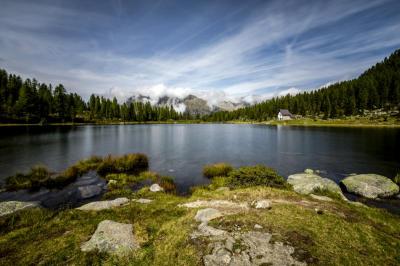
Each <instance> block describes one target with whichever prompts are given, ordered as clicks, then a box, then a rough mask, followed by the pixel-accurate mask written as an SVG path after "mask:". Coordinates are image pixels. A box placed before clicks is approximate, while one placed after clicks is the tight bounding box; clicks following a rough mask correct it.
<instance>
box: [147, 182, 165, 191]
mask: <svg viewBox="0 0 400 266" xmlns="http://www.w3.org/2000/svg"><path fill="white" fill-rule="evenodd" d="M150 191H151V192H159V191H164V189H163V188H162V187H160V185H159V184H153V185H151V186H150Z"/></svg>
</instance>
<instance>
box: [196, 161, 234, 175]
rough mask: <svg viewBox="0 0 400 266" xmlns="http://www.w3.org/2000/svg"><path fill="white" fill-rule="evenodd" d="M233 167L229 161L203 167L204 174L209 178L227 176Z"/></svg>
mask: <svg viewBox="0 0 400 266" xmlns="http://www.w3.org/2000/svg"><path fill="white" fill-rule="evenodd" d="M232 169H233V167H232V165H230V164H228V163H215V164H208V165H205V166H204V167H203V175H204V176H205V177H208V178H213V177H216V176H227V175H228V174H229V173H230V172H231V171H232Z"/></svg>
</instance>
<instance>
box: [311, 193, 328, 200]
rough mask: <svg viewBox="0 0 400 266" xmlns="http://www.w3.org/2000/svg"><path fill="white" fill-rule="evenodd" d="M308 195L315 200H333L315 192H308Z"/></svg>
mask: <svg viewBox="0 0 400 266" xmlns="http://www.w3.org/2000/svg"><path fill="white" fill-rule="evenodd" d="M310 197H311V198H313V199H316V200H320V201H333V199H331V198H329V197H326V196H320V195H315V194H310Z"/></svg>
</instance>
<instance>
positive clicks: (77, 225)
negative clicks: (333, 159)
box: [0, 186, 400, 265]
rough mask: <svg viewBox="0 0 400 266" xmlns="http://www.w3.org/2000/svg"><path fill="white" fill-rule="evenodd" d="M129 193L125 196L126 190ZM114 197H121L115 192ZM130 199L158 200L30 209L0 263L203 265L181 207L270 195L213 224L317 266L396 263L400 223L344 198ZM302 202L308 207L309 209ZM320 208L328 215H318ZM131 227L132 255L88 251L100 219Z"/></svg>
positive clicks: (4, 232)
mask: <svg viewBox="0 0 400 266" xmlns="http://www.w3.org/2000/svg"><path fill="white" fill-rule="evenodd" d="M123 195H124V196H127V194H126V192H124V193H123ZM114 196H117V194H116V193H114ZM128 197H129V198H139V197H142V198H149V199H153V202H152V203H150V204H139V203H134V202H131V203H130V204H128V205H126V206H123V207H120V208H115V209H110V210H104V211H98V212H82V211H79V210H76V209H65V210H61V211H50V210H46V209H31V210H25V211H21V212H19V213H17V214H14V215H10V216H8V217H3V218H0V225H1V226H0V228H1V229H0V254H1V256H0V264H1V265H33V264H43V265H67V264H68V265H71V264H73V265H89V264H90V265H100V264H102V265H199V264H201V253H202V252H203V251H204V250H203V249H204V243H203V244H199V243H195V242H192V241H190V234H191V232H193V230H194V228H195V227H196V226H197V223H196V222H195V220H194V219H193V217H194V216H195V213H196V210H194V209H185V208H180V207H178V206H177V205H178V204H180V203H185V202H191V201H195V200H197V199H203V200H204V199H207V200H212V199H219V200H222V199H224V200H234V201H237V202H251V201H252V200H256V199H260V198H266V199H270V200H273V202H281V203H276V204H273V207H272V209H271V210H269V211H260V210H256V209H251V210H249V211H247V212H246V214H245V215H243V214H240V215H239V214H238V215H228V216H224V217H222V218H219V219H217V220H215V221H213V223H212V226H214V227H217V228H220V229H223V230H228V231H233V230H234V229H235V227H236V226H240V227H241V228H242V229H241V230H243V231H247V230H253V228H254V225H255V224H259V225H261V226H262V227H263V229H262V230H263V231H265V232H269V233H273V235H274V241H283V242H284V243H289V244H290V245H292V246H294V247H295V249H296V250H301V253H299V254H297V256H298V259H300V260H303V261H305V262H309V263H310V264H315V265H383V264H385V265H398V264H399V263H400V257H399V254H398V250H399V248H400V236H399V232H400V218H399V217H396V216H394V215H391V214H389V213H387V212H386V211H383V210H379V209H374V208H368V207H359V206H354V205H351V204H348V203H345V202H342V201H339V200H334V201H333V202H320V201H316V200H314V199H311V198H309V197H307V196H300V195H298V194H296V193H294V192H292V191H288V190H280V189H275V188H269V187H265V186H257V187H250V188H242V189H236V190H231V191H215V190H210V189H208V188H199V189H197V190H195V191H194V193H193V195H191V196H190V197H188V198H184V197H179V196H175V195H173V194H166V193H151V192H149V190H148V189H147V188H144V189H142V190H141V191H139V192H138V193H133V192H131V194H129V195H128ZM304 201H306V202H309V205H307V206H305V205H304ZM315 208H319V209H322V210H324V213H323V214H317V213H316V212H315V210H314V209H315ZM107 219H108V220H113V221H117V222H123V223H131V224H133V228H134V232H135V235H136V237H137V238H138V240H139V243H140V246H141V248H140V249H139V250H138V251H136V252H132V253H131V254H130V255H129V256H128V257H123V258H120V257H115V256H112V255H109V254H105V253H97V252H91V253H84V252H81V251H80V245H81V244H82V243H83V242H85V241H87V240H88V239H89V238H90V236H91V235H92V234H93V232H94V231H95V229H96V227H97V225H98V223H99V222H101V221H103V220H107Z"/></svg>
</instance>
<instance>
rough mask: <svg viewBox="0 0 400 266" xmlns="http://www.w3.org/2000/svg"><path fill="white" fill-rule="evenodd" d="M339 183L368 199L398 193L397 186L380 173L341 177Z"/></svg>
mask: <svg viewBox="0 0 400 266" xmlns="http://www.w3.org/2000/svg"><path fill="white" fill-rule="evenodd" d="M341 183H342V184H343V185H344V186H345V187H346V190H347V191H348V192H350V193H354V194H357V195H360V196H363V197H365V198H370V199H376V198H387V197H391V196H394V195H396V194H397V193H399V186H398V185H396V183H394V182H393V181H392V180H390V179H389V178H387V177H384V176H381V175H375V174H362V175H352V176H348V177H346V178H345V179H343V180H342V181H341Z"/></svg>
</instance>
